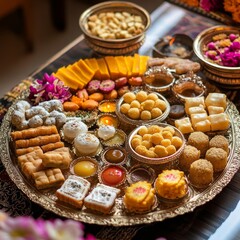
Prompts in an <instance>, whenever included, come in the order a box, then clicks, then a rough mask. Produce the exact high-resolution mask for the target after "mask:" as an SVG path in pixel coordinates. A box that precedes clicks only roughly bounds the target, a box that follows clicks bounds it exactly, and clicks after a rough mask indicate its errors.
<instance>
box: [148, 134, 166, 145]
mask: <svg viewBox="0 0 240 240" xmlns="http://www.w3.org/2000/svg"><path fill="white" fill-rule="evenodd" d="M162 140H163V136H162V134H161V133H158V132H157V133H154V134H153V135H152V136H151V140H150V141H151V142H152V143H153V144H155V145H158V144H161V141H162Z"/></svg>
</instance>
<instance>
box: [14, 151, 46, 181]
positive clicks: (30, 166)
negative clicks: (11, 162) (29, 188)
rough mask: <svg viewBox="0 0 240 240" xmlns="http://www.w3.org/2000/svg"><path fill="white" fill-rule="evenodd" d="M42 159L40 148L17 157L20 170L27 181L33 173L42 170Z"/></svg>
mask: <svg viewBox="0 0 240 240" xmlns="http://www.w3.org/2000/svg"><path fill="white" fill-rule="evenodd" d="M42 157H43V151H42V149H41V148H40V147H38V149H36V150H34V151H32V152H30V153H27V154H24V155H21V156H19V157H18V163H19V165H20V168H21V170H22V171H23V173H24V175H25V176H26V177H27V178H28V179H30V178H31V177H32V175H33V173H35V172H37V171H39V170H42V169H43V165H42Z"/></svg>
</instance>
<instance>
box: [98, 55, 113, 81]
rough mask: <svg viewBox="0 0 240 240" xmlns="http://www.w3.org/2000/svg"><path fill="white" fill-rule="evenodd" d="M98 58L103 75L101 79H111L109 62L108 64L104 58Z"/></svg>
mask: <svg viewBox="0 0 240 240" xmlns="http://www.w3.org/2000/svg"><path fill="white" fill-rule="evenodd" d="M96 60H97V63H98V67H99V70H100V75H101V77H100V79H101V80H104V79H109V78H110V74H109V71H108V67H107V64H106V62H105V60H104V58H98V59H96Z"/></svg>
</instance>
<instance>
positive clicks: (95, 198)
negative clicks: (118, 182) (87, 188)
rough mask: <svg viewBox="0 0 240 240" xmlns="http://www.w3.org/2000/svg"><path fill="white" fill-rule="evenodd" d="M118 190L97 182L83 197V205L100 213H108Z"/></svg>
mask: <svg viewBox="0 0 240 240" xmlns="http://www.w3.org/2000/svg"><path fill="white" fill-rule="evenodd" d="M119 193H120V190H119V189H117V188H114V187H109V186H106V185H104V184H100V183H98V184H97V186H96V187H95V188H94V189H93V190H92V191H91V193H90V194H89V195H88V196H87V197H86V198H85V199H84V206H85V207H87V208H90V209H92V210H96V211H99V212H102V213H105V214H107V213H109V212H110V211H111V209H112V207H113V205H114V203H115V200H116V197H117V195H118V194H119Z"/></svg>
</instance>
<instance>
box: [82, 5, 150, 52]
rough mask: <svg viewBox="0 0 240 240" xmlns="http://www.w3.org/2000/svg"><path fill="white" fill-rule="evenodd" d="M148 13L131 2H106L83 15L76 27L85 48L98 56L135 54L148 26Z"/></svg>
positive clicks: (142, 41)
mask: <svg viewBox="0 0 240 240" xmlns="http://www.w3.org/2000/svg"><path fill="white" fill-rule="evenodd" d="M150 22H151V20H150V16H149V13H148V12H147V11H146V10H145V9H144V8H142V7H140V6H139V5H137V4H134V3H131V2H121V1H116V2H115V1H109V2H102V3H99V4H96V5H94V6H92V7H90V8H88V9H87V10H86V11H84V12H83V13H82V14H81V16H80V18H79V25H80V28H81V30H82V32H83V34H84V37H85V40H86V42H87V44H88V45H89V46H90V47H91V48H92V49H93V50H94V51H95V52H97V53H99V54H101V55H124V54H130V53H133V52H136V51H137V50H138V49H139V48H140V47H141V45H142V44H143V43H144V40H145V32H146V31H147V29H148V28H149V26H150Z"/></svg>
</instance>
